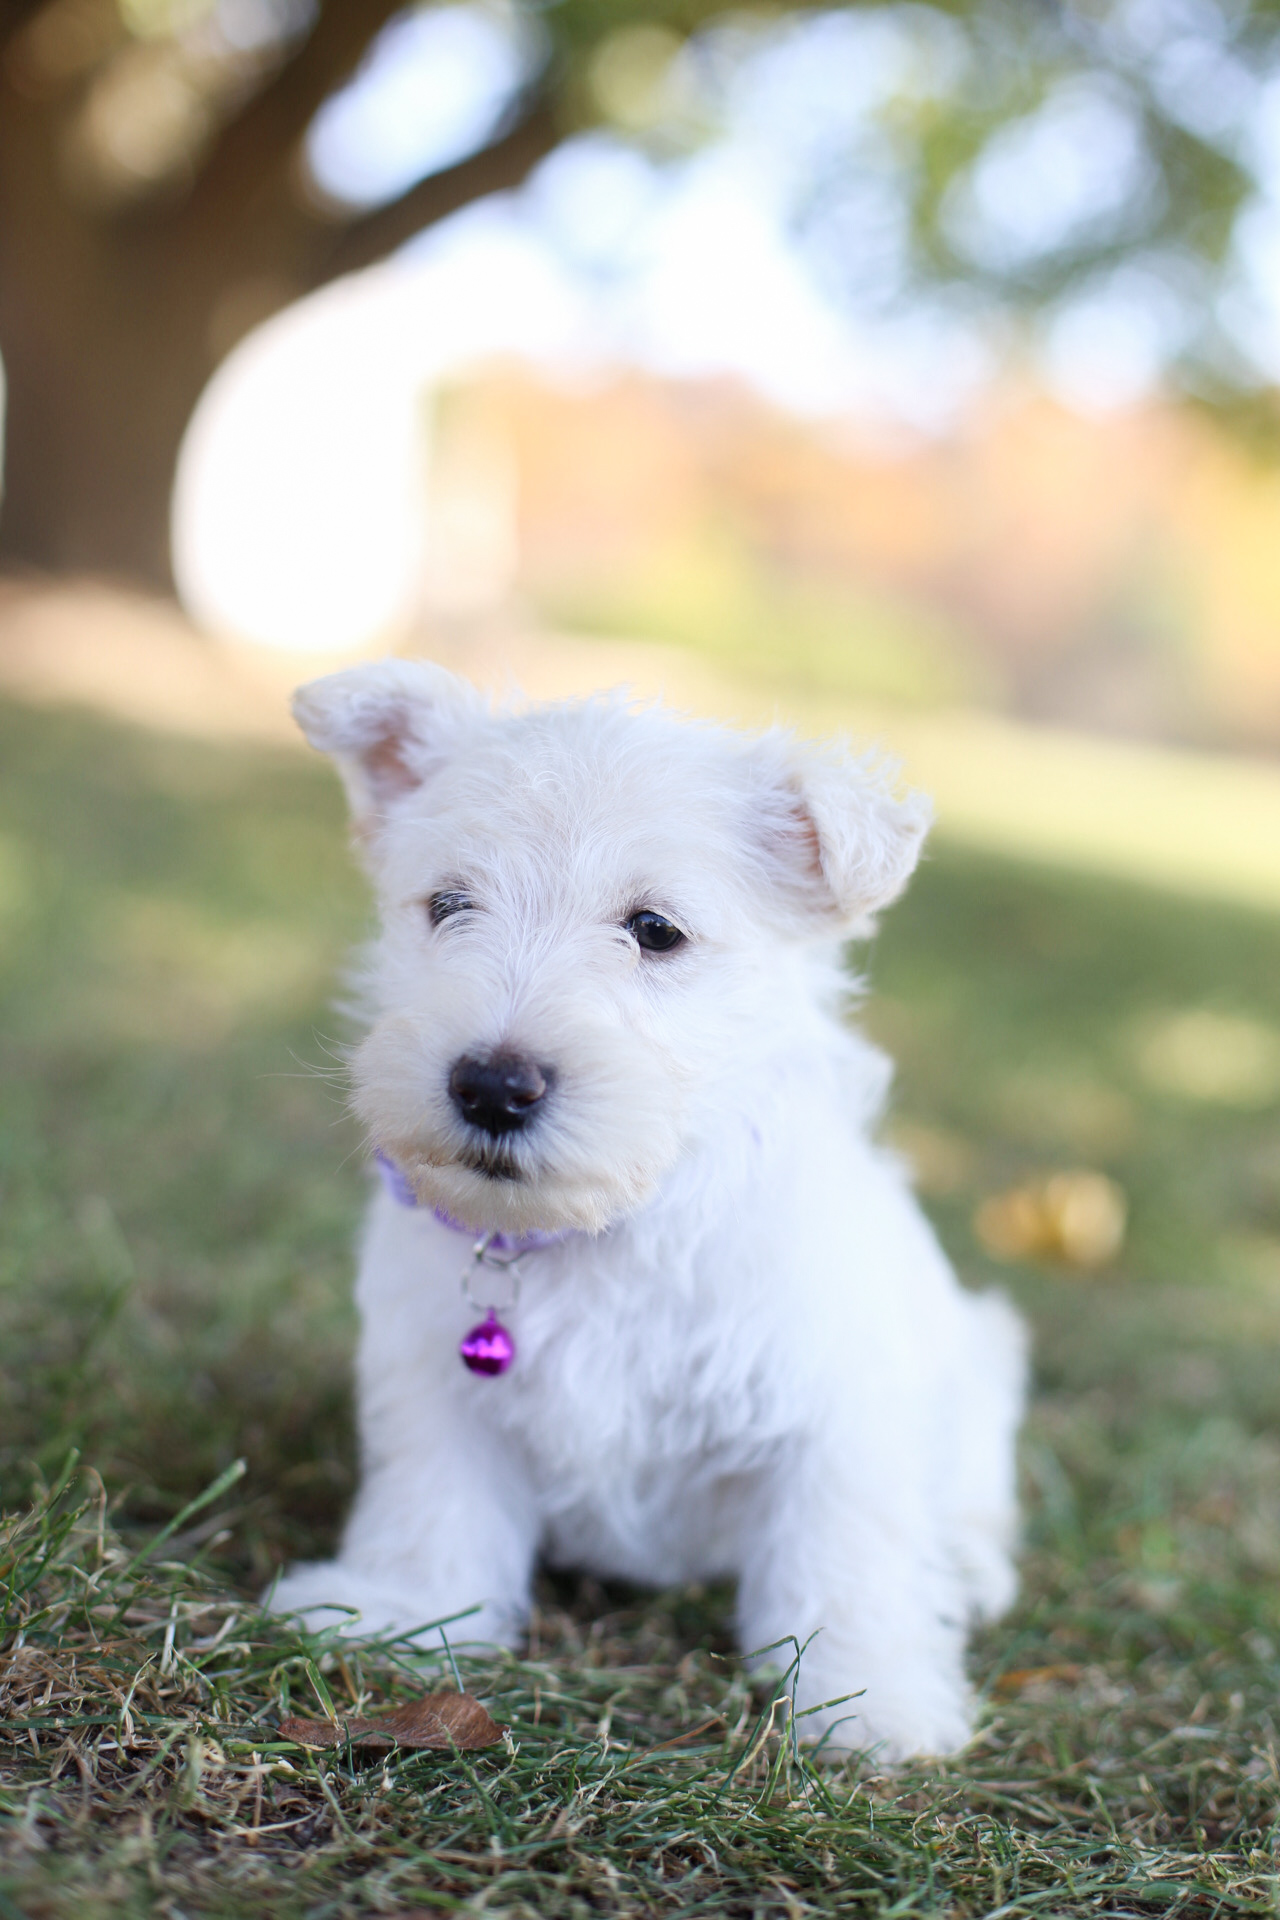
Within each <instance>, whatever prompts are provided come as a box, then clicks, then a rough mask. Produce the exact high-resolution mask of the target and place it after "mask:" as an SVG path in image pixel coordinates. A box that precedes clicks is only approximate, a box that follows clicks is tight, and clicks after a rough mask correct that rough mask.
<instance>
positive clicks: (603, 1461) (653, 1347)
mask: <svg viewBox="0 0 1280 1920" xmlns="http://www.w3.org/2000/svg"><path fill="white" fill-rule="evenodd" d="M501 1389H503V1390H505V1389H509V1391H501V1390H500V1394H499V1397H498V1398H497V1400H496V1402H495V1406H494V1411H495V1413H496V1415H497V1417H498V1419H499V1420H500V1422H501V1423H502V1424H503V1425H504V1426H506V1427H507V1428H508V1430H509V1431H511V1432H512V1433H513V1434H514V1435H516V1436H518V1438H519V1440H520V1442H521V1444H522V1448H523V1450H524V1451H525V1454H526V1457H527V1458H528V1459H529V1461H530V1464H531V1466H532V1467H533V1468H534V1471H535V1475H536V1476H537V1477H539V1478H543V1477H545V1478H547V1479H550V1480H554V1481H556V1482H557V1483H562V1484H563V1483H566V1482H569V1481H573V1482H577V1483H580V1484H581V1485H582V1487H583V1488H584V1490H585V1489H586V1488H587V1487H588V1486H589V1485H593V1484H600V1485H605V1484H608V1483H611V1482H613V1481H615V1480H617V1479H618V1478H619V1477H620V1476H621V1477H625V1476H629V1475H634V1474H635V1473H637V1472H648V1471H653V1470H660V1469H662V1468H663V1467H665V1466H668V1465H670V1466H676V1465H681V1464H684V1465H688V1466H689V1467H691V1468H693V1467H697V1468H700V1469H704V1470H711V1471H723V1472H727V1473H732V1472H739V1471H744V1470H747V1469H749V1468H750V1467H751V1466H753V1465H754V1464H756V1463H757V1462H758V1459H759V1458H760V1456H761V1454H762V1452H764V1451H767V1450H769V1449H770V1447H771V1446H772V1445H773V1444H774V1443H775V1442H776V1441H777V1440H778V1439H779V1438H780V1437H782V1436H784V1435H785V1434H787V1433H789V1432H791V1431H792V1430H793V1429H794V1427H795V1425H796V1423H797V1421H798V1419H799V1418H800V1417H801V1412H802V1408H801V1402H802V1397H803V1396H802V1394H801V1392H800V1391H798V1388H797V1383H796V1382H794V1381H793V1380H792V1378H791V1370H790V1368H789V1366H788V1363H787V1351H786V1342H785V1339H783V1338H781V1337H780V1329H779V1327H778V1325H777V1323H776V1317H775V1316H774V1315H772V1314H770V1313H769V1312H767V1311H762V1310H761V1305H760V1303H758V1302H753V1301H751V1300H750V1299H749V1298H747V1299H744V1298H742V1297H741V1296H739V1297H738V1298H736V1299H735V1298H733V1297H732V1295H731V1293H730V1291H729V1289H727V1288H724V1287H722V1286H720V1285H717V1284H716V1279H715V1277H714V1276H705V1275H704V1276H701V1277H698V1278H693V1277H691V1276H688V1275H683V1276H680V1277H679V1278H678V1279H677V1280H675V1281H670V1280H667V1279H666V1278H665V1277H664V1276H663V1275H662V1274H661V1273H654V1272H645V1271H644V1270H641V1271H639V1272H637V1273H635V1274H627V1273H626V1272H625V1271H624V1272H623V1274H621V1275H612V1274H610V1275H605V1276H603V1277H597V1278H596V1279H595V1280H594V1282H593V1281H592V1279H591V1278H589V1277H585V1276H574V1277H573V1278H572V1279H571V1280H570V1281H569V1283H568V1284H566V1285H562V1286H560V1287H548V1288H547V1289H545V1291H539V1290H537V1289H534V1288H531V1289H530V1291H529V1294H527V1295H526V1298H525V1300H524V1301H523V1302H522V1306H521V1314H520V1354H519V1358H518V1360H517V1363H516V1365H515V1366H514V1367H513V1368H512V1371H511V1373H510V1374H508V1375H507V1376H506V1377H505V1378H504V1379H503V1381H502V1382H501Z"/></svg>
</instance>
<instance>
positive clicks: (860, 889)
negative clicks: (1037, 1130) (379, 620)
mask: <svg viewBox="0 0 1280 1920" xmlns="http://www.w3.org/2000/svg"><path fill="white" fill-rule="evenodd" d="M294 710H295V713H296V715H297V718H298V721H299V724H300V725H301V727H302V729H303V731H304V732H305V734H306V735H307V738H308V739H309V740H310V741H311V742H312V744H313V745H314V746H316V747H319V748H321V749H323V750H324V751H325V752H327V753H330V754H332V755H333V757H334V758H335V760H336V761H337V764H338V767H339V769H340V771H341V773H342V776H343V779H344V782H345V784H346V787H347V791H348V795H349V797H350V800H351V805H352V812H353V816H354V822H355V829H356V833H357V837H358V840H359V843H360V845H361V848H362V850H363V854H364V858H365V861H366V864H367V865H368V868H369V871H370V873H371V876H372V878H373V881H374V885H375V887H376V890H377V894H378V903H379V908H380V912H381V919H382V936H381V939H380V940H379V941H378V943H377V945H376V947H375V948H374V950H373V953H372V956H371V962H370V969H369V977H368V986H369V1002H370V1005H369V1012H370V1027H369V1031H368V1034H367V1036H366V1038H365V1039H364V1040H363V1042H362V1043H361V1045H360V1046H359V1048H358V1049H357V1051H356V1054H355V1061H354V1072H355V1089H356V1093H355V1097H356V1107H357V1111H358V1112H359V1114H360V1116H361V1118H362V1120H363V1121H364V1124H365V1126H366V1128H367V1129H368V1132H369V1136H370V1139H371V1142H372V1143H373V1144H374V1145H376V1146H378V1147H380V1148H382V1149H383V1150H384V1151H385V1152H386V1153H388V1154H389V1155H390V1156H391V1157H392V1158H393V1159H394V1161H395V1162H396V1163H397V1165H398V1166H399V1167H401V1168H402V1169H403V1171H404V1172H405V1173H406V1174H407V1176H408V1178H409V1179H410V1181H411V1182H412V1184H413V1185H414V1187H415V1189H416V1191H417V1192H418V1194H419V1196H420V1198H422V1199H423V1200H424V1201H427V1202H429V1203H430V1204H432V1205H435V1206H440V1207H442V1208H444V1209H445V1210H446V1211H447V1212H448V1213H450V1214H451V1215H453V1216H454V1217H455V1218H457V1219H459V1220H461V1221H463V1222H465V1223H466V1225H468V1226H470V1227H475V1228H478V1229H489V1228H501V1229H506V1230H509V1231H524V1230H528V1229H532V1228H542V1229H550V1228H559V1227H583V1228H587V1229H589V1230H597V1229H599V1228H601V1227H603V1226H606V1225H607V1224H608V1223H609V1222H610V1221H611V1220H614V1219H616V1218H618V1217H619V1216H620V1215H622V1214H624V1213H626V1212H628V1211H630V1210H631V1209H633V1208H634V1207H636V1206H638V1205H639V1204H641V1203H642V1202H643V1201H644V1200H645V1199H646V1198H647V1197H648V1196H649V1195H650V1194H651V1193H652V1192H653V1191H654V1189H655V1187H656V1186H657V1184H658V1182H659V1181H660V1180H661V1179H662V1177H663V1175H664V1174H665V1173H666V1172H667V1171H668V1170H669V1169H670V1168H671V1166H672V1165H673V1163H674V1162H675V1161H676V1159H677V1158H678V1157H679V1154H680V1152H681V1149H682V1147H683V1146H684V1145H685V1144H686V1143H687V1142H689V1141H692V1140H695V1139H697V1138H699V1137H704V1136H709V1135H710V1134H712V1133H714V1131H715V1130H716V1128H717V1127H719V1126H722V1125H723V1124H724V1123H725V1122H726V1121H727V1120H730V1119H731V1118H732V1116H733V1115H734V1114H735V1113H737V1112H739V1111H741V1110H742V1109H743V1108H744V1106H746V1105H748V1104H749V1103H750V1102H752V1101H757V1100H758V1099H759V1098H760V1095H761V1090H762V1085H763V1084H764V1082H765V1081H766V1080H767V1076H768V1075H769V1074H770V1073H771V1072H775V1071H777V1070H779V1068H780V1067H784V1066H785V1065H786V1063H787V1058H788V1055H789V1054H790V1053H791V1052H793V1051H794V1049H795V1048H796V1047H800V1046H803V1045H805V1044H808V1045H810V1046H811V1045H812V1044H813V1041H812V1031H813V1030H812V1006H813V998H814V991H815V980H816V978H817V976H816V975H815V971H814V964H813V956H814V950H815V948H818V949H823V948H825V949H826V950H828V951H829V950H830V948H831V946H832V943H833V942H835V941H838V940H839V939H841V938H844V937H847V936H848V935H850V934H852V933H857V932H859V931H865V930H866V929H867V926H868V924H869V916H870V915H871V914H872V913H874V911H875V909H876V908H878V907H881V906H884V905H886V904H887V903H888V902H889V901H890V900H892V899H893V898H894V897H895V895H896V894H897V893H898V892H899V891H900V890H901V888H902V887H903V885H904V884H905V882H906V879H907V876H908V874H909V873H910V871H911V868H912V867H913V866H914V864H915V861H916V858H917V855H918V852H919V848H920V843H921V840H922V838H923V836H924V832H925V830H926V826H927V822H928V810H927V807H926V806H925V804H924V803H923V802H922V801H921V800H920V799H919V798H918V797H908V798H906V799H901V798H898V797H897V796H896V795H895V794H894V793H893V791H892V789H891V787H890V786H889V785H888V784H887V782H886V781H885V779H884V778H883V777H882V776H881V774H879V773H878V772H877V770H876V769H875V768H874V767H873V766H871V765H869V764H868V763H867V762H866V761H865V760H864V761H859V760H851V759H849V758H848V757H846V756H843V755H841V754H840V753H838V752H835V751H831V752H825V753H805V752H802V751H800V750H798V749H797V748H796V747H795V746H794V745H793V743H792V742H791V741H789V740H788V739H786V738H785V737H783V736H782V735H769V736H766V737H765V738H764V739H762V740H755V741H752V740H744V739H739V738H737V737H735V736H733V735H731V734H728V733H725V732H723V731H721V730H719V729H716V728H712V727H704V726H697V725H692V724H688V723H681V722H678V721H675V720H673V719H671V718H670V717H669V716H667V715H664V714H662V713H661V712H657V711H652V710H646V711H636V710H634V709H632V708H629V707H628V706H627V705H626V704H625V703H623V702H622V701H619V700H616V699H601V700H596V701H589V702H584V703H582V704H571V705H562V706H550V707H542V708H534V709H532V710H531V711H527V712H524V713H514V712H495V711H492V710H491V709H490V708H489V707H488V706H487V705H486V704H485V703H484V702H483V701H482V700H481V699H480V697H479V696H478V695H477V694H476V693H475V692H474V691H473V690H472V689H471V688H469V687H468V686H467V685H466V683H465V682H463V681H461V680H458V679H456V678H455V677H454V676H453V675H451V674H448V673H445V672H444V671H443V670H442V669H440V668H437V667H433V666H430V665H428V664H426V663H423V662H407V661H399V660H393V661H386V662H383V663H381V664H379V665H376V666H367V667H357V668H353V669H352V670H351V671H349V672H346V673H338V674H333V675H330V676H329V677H327V678H326V679H323V680H318V681H313V682H312V683H311V684H310V685H309V686H305V687H303V688H302V689H301V690H300V691H299V693H298V694H297V696H296V698H295V702H294Z"/></svg>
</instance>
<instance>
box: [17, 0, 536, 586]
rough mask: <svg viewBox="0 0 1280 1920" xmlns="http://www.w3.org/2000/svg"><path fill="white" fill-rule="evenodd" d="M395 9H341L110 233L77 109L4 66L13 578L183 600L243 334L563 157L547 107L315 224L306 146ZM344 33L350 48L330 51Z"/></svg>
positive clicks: (368, 3) (113, 223)
mask: <svg viewBox="0 0 1280 1920" xmlns="http://www.w3.org/2000/svg"><path fill="white" fill-rule="evenodd" d="M391 10H392V7H391V4H390V0H383V4H381V5H380V4H378V0H361V5H360V6H359V7H358V8H357V9H355V14H356V18H357V19H358V23H359V25H358V31H357V30H355V29H354V28H353V23H352V14H351V11H350V10H348V9H346V8H343V7H341V6H334V5H332V3H331V5H330V6H329V7H326V8H325V10H324V12H323V13H322V15H321V24H320V27H319V28H318V29H317V33H316V35H314V36H313V38H312V42H311V43H309V44H308V46H307V47H306V48H305V49H304V50H303V52H302V54H301V56H300V57H299V59H298V60H297V61H295V62H294V63H292V64H291V66H290V67H289V68H287V69H286V70H285V72H284V73H283V74H282V75H281V76H280V77H279V79H278V81H277V82H275V83H273V85H272V87H271V88H270V89H269V90H268V93H267V94H266V95H263V96H260V98H259V99H258V100H256V101H254V102H253V103H252V104H251V105H250V107H249V108H248V109H247V110H246V112H245V113H244V114H243V115H242V116H241V119H240V120H239V121H238V122H236V123H235V124H234V125H233V126H232V127H231V128H229V129H228V130H227V133H226V134H225V135H224V136H223V139H222V141H221V142H220V143H219V145H218V146H217V147H215V149H214V151H213V153H212V155H211V156H210V159H209V161H208V163H207V165H206V167H205V168H204V170H203V171H202V173H201V175H200V178H199V179H198V180H197V182H196V183H195V185H194V187H193V188H192V189H191V191H190V192H189V193H188V194H187V196H186V197H185V198H184V199H183V200H182V201H181V202H178V203H172V202H171V203H169V204H165V205H158V206H157V205H152V206H149V207H144V208H139V209H135V210H133V211H131V212H130V213H128V214H127V215H118V216H115V217H112V218H107V217H103V216H98V215H95V214H93V213H91V212H89V211H86V210H85V209H83V208H81V207H80V206H78V205H77V204H76V202H75V200H74V199H73V197H72V196H71V195H70V194H68V192H67V191H66V189H65V187H64V185H63V182H62V179H61V177H60V172H59V161H58V138H59V128H60V123H61V118H62V112H61V106H60V103H57V102H53V103H51V102H49V101H47V100H42V99H32V98H28V97H26V96H24V94H23V93H21V92H20V91H18V90H17V89H16V88H15V87H14V86H13V85H12V84H11V83H10V81H9V80H8V79H7V78H6V75H5V72H4V69H3V66H0V355H2V356H3V359H4V365H5V372H6V377H7V385H8V407H7V416H8V417H7V424H6V432H5V442H6V448H5V493H4V500H3V506H2V508H0V562H4V563H7V564H10V565H12V564H15V563H16V564H19V565H28V566H33V567H38V568H42V569H50V570H59V571H61V570H69V569H88V570H93V571H98V572H109V573H115V574H124V575H127V576H132V577H134V578H136V579H139V580H141V581H145V582H149V583H151V584H155V585H161V586H168V585H169V581H170V575H169V557H168V515H169V493H170V487H171V484H172V479H173V472H174V465H175V462H176V459H177V454H178V447H179V444H180V441H181V438H182V434H183V430H184V429H185V427H186V424H187V421H188V420H189V418H190V416H191V412H192V409H193V408H194V406H195V403H196V401H197V400H198V398H199V396H200V393H201V391H202V389H203V387H204V385H205V383H206V381H207V380H208V378H209V375H210V374H211V372H212V371H213V368H214V367H215V365H216V364H217V362H218V360H219V359H220V358H221V357H222V355H223V354H224V353H225V352H226V351H227V349H228V348H229V347H230V346H231V345H233V344H234V341H235V339H236V337H237V336H238V335H239V334H242V333H243V332H245V331H247V328H248V327H249V326H250V325H252V324H255V323H256V322H257V321H258V320H260V319H264V318H266V316H267V315H268V313H270V312H271V311H273V310H274V309H276V308H278V307H281V306H283V305H285V304H286V303H287V302H288V301H289V300H291V299H293V298H296V297H297V296H298V295H300V294H302V293H304V292H306V291H307V290H308V289H310V288H312V287H315V286H318V285H321V284H323V283H324V282H325V281H326V280H328V279H331V278H333V277H335V276H336V275H337V274H338V273H341V272H345V271H348V270H350V269H351V268H353V267H356V266H360V265H364V264H367V263H368V262H369V261H370V260H373V259H376V258H378V257H380V256H381V255H382V254H384V253H385V252H387V251H389V250H390V249H391V248H392V247H393V246H394V245H396V244H397V243H398V242H399V241H401V240H404V239H406V238H408V237H409V236H410V234H412V233H413V232H415V231H416V230H418V228H420V227H423V226H426V225H428V224H430V222H431V221H432V220H433V219H438V218H440V217H442V216H443V215H445V214H447V213H450V212H452V211H454V210H455V209H456V208H458V207H459V206H462V205H464V204H465V203H466V202H467V201H468V200H470V199H472V198H474V197H476V195H478V194H480V193H484V192H488V191H492V190H494V189H495V188H498V187H502V186H508V185H514V184H515V183H517V182H518V181H519V180H520V179H522V178H523V177H524V175H525V174H526V173H527V171H528V170H529V168H530V167H531V166H532V165H533V164H534V163H535V161H536V160H537V159H539V158H540V157H541V156H542V154H544V153H546V152H547V151H548V150H549V148H550V146H551V145H552V144H553V143H554V138H555V129H554V127H553V125H552V122H551V116H550V114H549V113H548V112H547V111H546V109H545V108H544V107H541V106H535V107H533V108H531V109H529V110H527V111H526V112H525V113H524V114H523V115H522V117H521V118H520V120H519V121H518V123H517V124H516V125H515V126H513V127H512V128H510V130H509V131H508V132H506V133H505V134H504V135H503V136H502V137H501V138H499V139H497V140H495V141H494V143H493V144H492V145H491V146H490V147H488V148H486V149H484V150H483V151H482V152H481V153H478V154H476V155H474V156H472V157H471V158H470V159H469V160H466V161H463V162H461V163H460V164H459V165H458V166H456V167H451V168H449V169H447V170H445V171H444V172H442V173H441V174H438V175H436V176H434V177H433V178H432V179H430V180H428V181H424V182H423V183H421V185H420V186H419V187H417V188H415V189H413V190H412V191H411V192H410V193H409V194H407V195H406V196H405V197H404V200H403V202H397V203H396V204H395V205H394V206H392V207H389V208H382V209H379V210H378V211H377V212H376V213H374V214H372V215H370V216H368V217H366V218H364V219H361V220H357V221H354V222H352V223H349V224H347V225H334V224H332V223H329V222H327V221H326V220H324V219H323V217H322V216H320V215H318V214H317V213H315V212H313V211H311V210H309V209H308V208H307V207H306V205H305V204H304V203H303V201H302V198H301V196H300V195H299V193H298V192H297V190H296V187H295V185H294V180H293V163H294V155H295V153H296V149H297V142H298V139H299V138H300V136H301V132H302V130H303V129H305V126H306V124H307V122H308V120H309V119H310V116H311V113H312V112H313V111H314V108H315V105H316V104H317V103H318V101H319V99H322V98H323V97H324V95H325V94H326V93H327V92H328V91H330V89H331V87H332V86H333V85H334V84H336V83H337V81H339V80H340V79H341V77H342V73H343V71H345V70H347V69H349V67H350V65H351V64H352V63H353V61H354V59H355V58H356V57H357V56H358V53H359V51H360V48H361V46H362V45H363V44H364V43H365V42H366V41H367V39H368V38H369V37H371V35H372V33H373V32H375V31H376V29H377V27H378V26H379V25H380V24H381V20H382V19H383V18H385V15H386V13H387V12H389V11H391ZM327 20H328V21H333V22H334V23H335V24H334V27H333V29H331V30H330V31H329V33H328V40H329V41H330V42H335V41H336V42H337V45H336V47H335V46H333V45H330V46H329V47H328V48H326V39H325V27H326V21H327ZM344 34H345V39H344V37H343V36H344Z"/></svg>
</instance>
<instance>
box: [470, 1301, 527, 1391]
mask: <svg viewBox="0 0 1280 1920" xmlns="http://www.w3.org/2000/svg"><path fill="white" fill-rule="evenodd" d="M458 1352H459V1353H460V1354H461V1356H462V1364H463V1366H464V1367H469V1368H470V1369H471V1371H472V1373H484V1374H489V1375H493V1374H496V1373H505V1372H506V1370H507V1368H508V1367H509V1366H510V1365H511V1362H512V1361H513V1360H514V1359H515V1357H516V1343H515V1341H514V1340H513V1339H512V1338H511V1335H510V1334H509V1333H508V1332H507V1329H506V1328H505V1327H504V1326H503V1324H502V1322H501V1320H499V1318H498V1316H497V1314H496V1313H495V1312H494V1310H493V1308H492V1307H490V1309H489V1312H488V1314H487V1316H486V1317H485V1319H483V1320H482V1321H481V1322H480V1324H479V1326H478V1327H472V1329H471V1331H470V1333H468V1334H464V1335H463V1337H462V1339H461V1341H460V1342H459V1344H458Z"/></svg>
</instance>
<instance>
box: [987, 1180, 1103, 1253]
mask: <svg viewBox="0 0 1280 1920" xmlns="http://www.w3.org/2000/svg"><path fill="white" fill-rule="evenodd" d="M1127 1215H1128V1204H1127V1202H1126V1200H1125V1196H1124V1193H1123V1191H1122V1189H1121V1188H1120V1187H1118V1186H1117V1185H1116V1183H1115V1181H1114V1180H1108V1178H1107V1176H1106V1174H1105V1173H1092V1172H1089V1171H1087V1170H1085V1169H1081V1170H1079V1171H1077V1172H1074V1173H1055V1174H1052V1175H1050V1177H1049V1178H1048V1179H1047V1180H1037V1181H1033V1182H1031V1183H1029V1184H1028V1185H1027V1186H1024V1187H1012V1188H1010V1190H1009V1191H1008V1192H1007V1193H998V1194H995V1195H993V1196H992V1198H991V1199H989V1200H984V1201H983V1203H982V1205H981V1206H980V1207H979V1208H978V1211H977V1213H976V1214H975V1215H974V1217H973V1225H974V1231H975V1232H976V1233H977V1236H978V1238H979V1240H980V1241H981V1242H982V1244H983V1246H984V1247H985V1248H986V1250H987V1252H988V1253H991V1254H994V1255H995V1257H996V1259H997V1260H1036V1259H1040V1260H1056V1261H1059V1262H1060V1263H1061V1264H1062V1265H1064V1266H1068V1267H1082V1268H1090V1267H1102V1266H1105V1265H1106V1264H1107V1262H1108V1261H1109V1260H1113V1259H1114V1258H1115V1256H1116V1254H1117V1253H1119V1251H1120V1246H1121V1243H1122V1241H1123V1240H1124V1230H1125V1222H1126V1218H1127Z"/></svg>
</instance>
